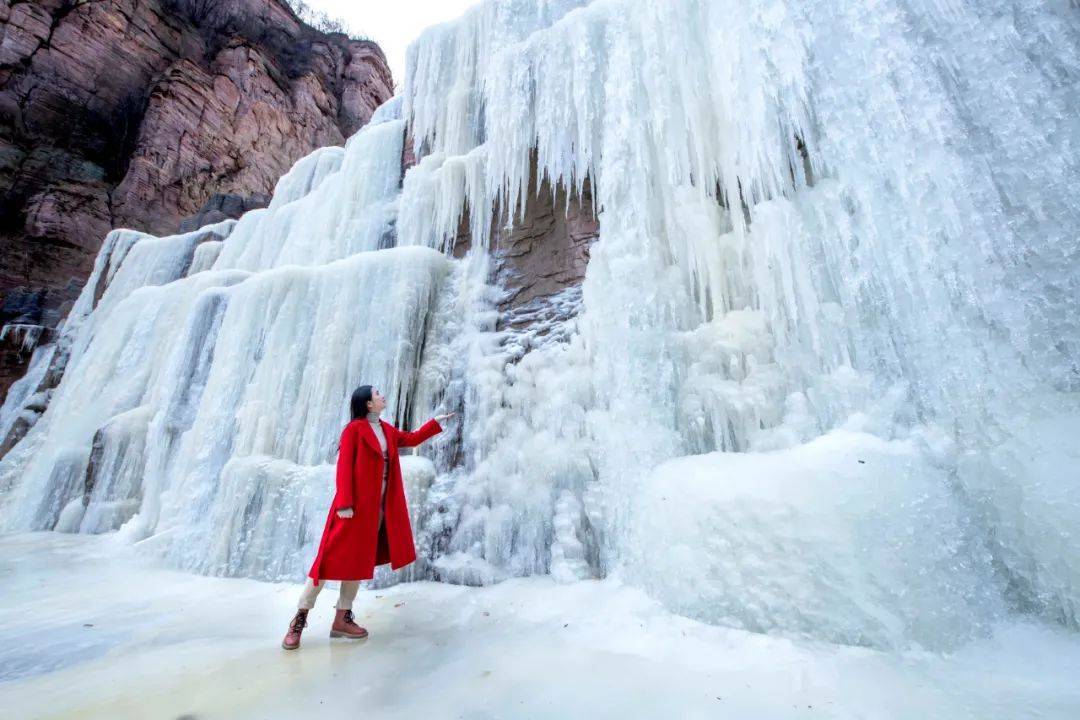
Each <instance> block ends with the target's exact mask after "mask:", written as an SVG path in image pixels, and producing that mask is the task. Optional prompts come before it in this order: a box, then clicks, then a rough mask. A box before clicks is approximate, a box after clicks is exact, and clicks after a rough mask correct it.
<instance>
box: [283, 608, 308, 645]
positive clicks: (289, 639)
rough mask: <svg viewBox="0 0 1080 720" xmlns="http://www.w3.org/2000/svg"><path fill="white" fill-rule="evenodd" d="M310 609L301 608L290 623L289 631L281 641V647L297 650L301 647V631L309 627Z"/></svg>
mask: <svg viewBox="0 0 1080 720" xmlns="http://www.w3.org/2000/svg"><path fill="white" fill-rule="evenodd" d="M307 614H308V611H307V610H306V609H304V608H300V609H299V610H297V611H296V615H294V616H293V619H292V622H290V623H289V632H287V633H285V639H284V640H282V641H281V647H283V648H285V649H286V650H295V649H296V648H298V647H300V633H302V632H304V628H306V627H307Z"/></svg>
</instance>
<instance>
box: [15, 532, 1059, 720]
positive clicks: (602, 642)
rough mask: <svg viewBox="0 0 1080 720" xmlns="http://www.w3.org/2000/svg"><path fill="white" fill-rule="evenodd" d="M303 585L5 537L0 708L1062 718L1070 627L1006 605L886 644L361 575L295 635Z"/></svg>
mask: <svg viewBox="0 0 1080 720" xmlns="http://www.w3.org/2000/svg"><path fill="white" fill-rule="evenodd" d="M298 591H299V585H293V584H272V583H263V582H257V581H254V580H246V579H223V578H212V577H203V576H197V575H190V574H185V573H181V572H176V571H172V570H166V569H162V568H160V567H157V566H155V565H154V564H152V561H151V560H149V559H148V558H146V557H145V556H144V555H143V554H137V553H135V552H134V551H133V550H132V549H131V548H130V547H124V546H122V545H120V544H119V543H117V542H115V541H114V540H113V539H112V538H111V537H109V536H75V535H63V534H57V533H31V534H23V535H15V536H8V537H4V538H0V637H2V639H3V642H2V646H0V708H3V711H2V713H0V715H2V716H3V717H4V718H12V719H15V718H18V719H20V720H22V719H23V718H74V717H78V718H80V719H89V718H128V717H131V718H169V720H175V719H176V718H179V717H197V718H200V719H203V720H208V719H210V718H295V717H364V718H376V717H379V718H381V717H394V718H425V719H429V718H586V717H588V718H596V717H601V718H637V717H645V718H655V717H664V718H705V717H709V718H715V717H728V718H780V717H784V718H786V717H799V718H813V717H829V718H919V719H920V720H925V719H926V718H979V719H980V720H987V719H988V718H1010V719H1012V718H1029V717H1030V718H1035V717H1037V718H1076V717H1080V683H1078V682H1077V678H1080V635H1077V634H1075V633H1071V632H1068V631H1065V630H1061V629H1057V628H1053V627H1047V626H1041V625H1036V624H1027V623H1020V622H1012V623H1010V624H1006V625H1001V626H999V627H998V628H997V630H996V632H995V634H994V636H993V637H992V638H990V639H986V640H982V641H977V642H975V643H972V644H969V645H967V646H965V647H963V648H962V649H960V650H959V651H957V652H954V653H951V654H948V655H943V654H937V653H921V652H920V653H912V652H908V653H902V654H901V653H884V652H880V651H875V650H868V649H863V648H855V647H848V646H840V645H830V644H826V643H821V642H816V641H814V642H812V641H806V642H803V641H792V640H788V639H783V638H779V637H771V636H767V635H760V634H753V633H748V632H743V631H738V630H732V629H729V628H725V627H719V626H710V625H705V624H702V623H700V622H697V621H694V620H690V619H686V618H683V617H680V616H677V615H673V614H671V613H670V612H668V611H666V610H664V609H663V608H662V607H661V606H660V605H659V604H658V603H656V602H654V601H652V600H650V599H649V598H648V597H647V596H645V595H643V594H642V593H641V592H640V591H639V590H635V589H632V588H629V587H627V586H625V585H623V584H621V583H620V582H619V581H618V580H617V579H607V580H603V581H580V582H576V583H570V584H558V583H555V582H554V581H552V580H551V578H550V577H548V576H535V577H530V578H523V579H515V580H510V581H506V582H502V583H499V584H497V585H494V586H489V587H483V588H475V587H463V586H455V585H446V584H438V583H431V582H417V583H406V584H401V585H397V586H394V587H392V588H389V589H382V590H368V589H364V590H361V592H360V596H359V598H358V600H357V604H356V606H355V610H356V614H357V616H358V620H359V622H360V623H361V624H363V625H365V626H366V627H367V628H368V629H369V630H370V632H371V636H370V638H369V639H368V640H367V641H364V642H361V643H355V642H352V641H348V640H334V641H331V640H330V639H329V638H328V636H327V632H328V624H329V621H330V617H331V615H332V612H333V610H332V606H333V596H334V595H335V594H336V589H335V588H333V587H331V588H328V589H327V591H326V594H325V595H324V596H323V597H321V598H320V601H319V605H318V606H317V607H316V609H315V610H314V611H313V613H312V617H311V620H312V622H311V625H310V626H309V627H308V629H307V631H306V632H305V638H304V643H303V646H302V647H301V649H300V650H299V651H297V652H288V651H285V650H282V649H281V648H280V647H279V642H280V640H281V636H282V634H283V632H284V630H285V626H286V625H287V622H288V620H289V617H290V616H291V614H292V612H293V604H294V602H295V600H296V597H297V593H298Z"/></svg>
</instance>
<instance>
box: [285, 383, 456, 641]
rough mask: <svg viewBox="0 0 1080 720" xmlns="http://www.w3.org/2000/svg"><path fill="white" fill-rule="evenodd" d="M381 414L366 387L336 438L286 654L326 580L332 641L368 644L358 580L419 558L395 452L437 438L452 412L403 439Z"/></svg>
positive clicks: (376, 397) (382, 403)
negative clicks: (333, 468) (330, 587)
mask: <svg viewBox="0 0 1080 720" xmlns="http://www.w3.org/2000/svg"><path fill="white" fill-rule="evenodd" d="M385 407H386V398H384V397H383V396H382V395H381V394H380V393H379V391H378V390H375V389H373V388H372V387H371V386H370V385H361V386H360V387H358V388H356V390H355V391H354V392H353V394H352V402H351V407H350V410H351V415H352V420H350V421H349V423H348V424H347V425H346V426H345V429H344V430H342V431H341V444H340V446H339V450H338V459H337V483H336V484H337V491H336V492H335V494H334V501H333V503H331V505H330V512H329V514H328V515H327V518H326V526H325V527H324V528H323V534H322V540H321V541H320V542H319V552H318V554H317V555H316V556H315V562H314V563H312V565H311V570H309V571H308V581H307V583H306V584H305V585H304V591H303V593H301V595H300V602H299V603H298V604H297V607H298V609H297V611H296V615H295V616H293V619H292V622H291V623H289V631H288V633H286V635H285V639H284V640H282V642H281V646H282V647H283V648H285V649H286V650H295V649H296V648H298V647H300V633H301V632H303V629H304V628H305V627H306V626H307V614H308V610H310V609H311V608H312V607H314V605H315V598H316V597H317V596H318V594H319V592H320V591H321V590H322V588H323V586H324V585H325V584H326V583H325V582H324V581H326V580H340V581H341V590H340V593H339V595H338V601H337V613H336V615H335V617H334V624H333V625H332V626H331V628H330V637H345V638H357V639H359V638H366V637H367V635H368V632H367V630H365V629H364V628H362V627H360V626H359V625H357V624H356V623H355V622H354V621H353V614H352V602H353V599H354V598H355V597H356V592H357V590H359V589H360V581H361V580H367V579H369V578H371V577H373V576H374V574H375V566H376V565H384V564H386V563H390V567H391V568H393V569H394V570H397V569H398V568H400V567H404V566H405V565H408V564H409V563H411V562H412V561H413V560H415V559H416V547H415V546H414V545H413V537H412V526H411V525H410V524H409V509H408V507H407V506H406V504H405V488H404V486H403V485H402V482H401V466H400V463H399V462H398V448H399V447H413V446H415V445H419V444H420V443H422V442H424V441H425V440H427V439H428V438H430V437H431V436H432V435H435V434H437V433H440V432H442V429H443V428H442V426H441V425H440V424H439V423H440V421H443V420H446V419H448V418H450V417H452V416H453V415H454V413H448V414H446V415H436V416H435V417H434V418H432V419H431V420H428V421H427V422H426V423H424V424H423V425H421V426H420V428H419V429H418V430H414V431H412V432H405V431H402V430H398V429H397V428H396V427H394V426H393V425H391V424H390V423H388V422H384V421H383V420H381V419H380V418H379V413H381V412H382V411H383V409H384V408H385Z"/></svg>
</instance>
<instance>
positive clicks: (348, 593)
mask: <svg viewBox="0 0 1080 720" xmlns="http://www.w3.org/2000/svg"><path fill="white" fill-rule="evenodd" d="M324 587H326V581H325V580H320V581H319V584H318V585H316V584H315V583H314V582H312V580H311V578H308V579H307V582H306V583H304V591H303V592H302V593H300V602H298V603H297V604H296V607H298V608H301V609H303V610H310V609H311V608H313V607H315V598H317V597H318V596H319V593H320V592H322V589H323V588H324ZM359 589H360V581H359V580H342V581H341V590H339V591H338V599H337V605H336V607H337V609H338V610H352V604H353V600H355V599H356V592H357V591H358V590H359Z"/></svg>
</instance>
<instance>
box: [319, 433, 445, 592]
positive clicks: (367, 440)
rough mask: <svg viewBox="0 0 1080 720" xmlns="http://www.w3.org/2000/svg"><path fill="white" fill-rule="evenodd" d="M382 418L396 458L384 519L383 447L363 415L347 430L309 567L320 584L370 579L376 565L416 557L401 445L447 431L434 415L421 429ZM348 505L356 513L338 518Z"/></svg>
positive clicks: (397, 563) (391, 453) (390, 453)
mask: <svg viewBox="0 0 1080 720" xmlns="http://www.w3.org/2000/svg"><path fill="white" fill-rule="evenodd" d="M379 422H380V423H382V428H383V435H385V436H386V453H387V457H388V458H389V462H390V475H389V477H388V478H387V480H386V497H385V503H386V505H385V507H384V510H383V524H382V525H381V526H379V525H378V522H379V505H378V503H379V495H380V491H381V490H382V477H383V456H382V449H381V448H380V447H379V439H378V438H377V437H376V436H375V430H374V429H373V428H372V427H371V424H370V423H369V422H368V420H367V418H359V419H357V420H353V421H351V422H350V423H349V424H348V425H346V426H345V429H344V430H342V431H341V445H340V449H339V451H338V459H337V491H336V492H335V493H334V501H333V502H332V503H331V504H330V512H329V514H328V515H327V518H326V526H325V527H324V528H323V534H322V540H321V541H320V542H319V552H318V554H317V555H316V556H315V562H314V563H312V565H311V570H309V571H308V576H309V577H311V579H312V580H313V581H314V582H315V583H316V584H318V582H319V581H320V580H367V579H369V578H371V577H374V575H375V566H376V565H383V564H385V563H390V567H391V568H393V569H394V570H397V569H398V568H400V567H404V566H405V565H408V564H409V563H411V562H412V561H413V560H415V559H416V546H415V545H414V544H413V535H412V525H411V524H410V523H409V508H408V506H407V505H406V503H405V486H404V484H403V483H402V481H401V463H400V462H399V461H398V448H399V447H413V446H414V445H419V444H420V443H422V442H424V441H425V440H427V439H428V438H430V437H431V436H433V435H436V434H438V433H440V432H442V426H441V425H439V423H438V421H437V420H435V419H434V418H432V419H431V420H428V421H427V422H426V423H424V424H423V425H421V426H420V428H419V429H417V430H414V431H412V432H406V431H404V430H398V429H397V428H396V427H394V426H393V425H391V424H390V423H388V422H385V421H383V420H380V421H379ZM347 507H351V508H352V509H353V516H352V517H351V518H341V517H338V515H337V511H338V510H340V509H342V508H347Z"/></svg>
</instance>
